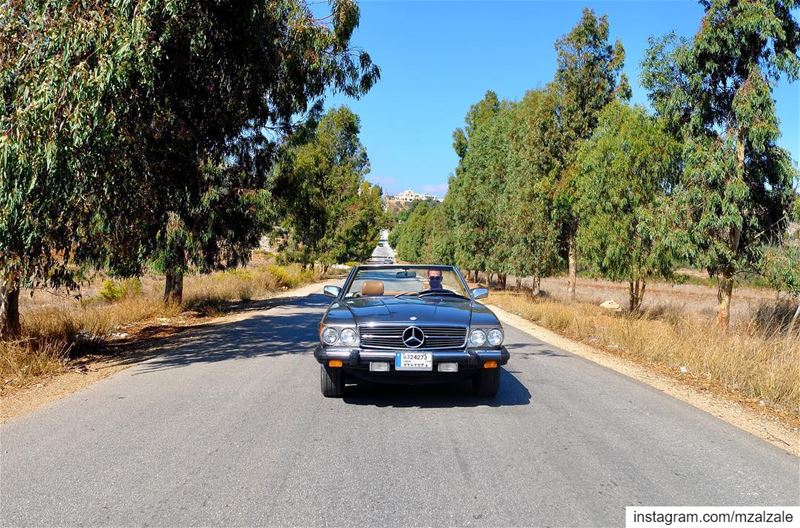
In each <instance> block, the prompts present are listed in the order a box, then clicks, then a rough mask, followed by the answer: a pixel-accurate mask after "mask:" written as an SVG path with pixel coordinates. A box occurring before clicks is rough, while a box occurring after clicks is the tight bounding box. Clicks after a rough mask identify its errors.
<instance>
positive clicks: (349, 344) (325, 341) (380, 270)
mask: <svg viewBox="0 0 800 528" xmlns="http://www.w3.org/2000/svg"><path fill="white" fill-rule="evenodd" d="M324 291H325V294H326V295H329V296H331V297H334V298H335V299H334V301H333V302H332V303H331V305H330V306H329V307H328V309H327V310H326V312H325V315H324V316H323V317H322V321H321V322H320V325H319V336H320V344H319V345H318V346H317V348H316V350H315V351H314V357H316V358H317V361H319V362H320V375H321V387H322V394H323V395H324V396H327V397H331V398H338V397H341V396H342V394H343V393H344V386H345V381H346V380H347V381H358V380H367V381H372V382H400V383H426V382H450V381H458V380H465V379H471V380H472V383H473V387H474V390H475V393H476V394H477V395H479V396H494V395H495V394H496V393H497V390H498V388H499V385H500V366H501V365H504V364H505V363H506V362H508V357H509V354H508V351H507V350H506V349H505V347H503V346H502V345H503V328H502V326H501V325H500V322H499V321H498V320H497V317H496V316H495V315H494V314H493V313H492V312H491V311H490V310H489V309H488V308H486V307H485V306H483V305H482V304H480V303H479V302H477V300H478V299H481V298H484V297H486V296H487V295H488V293H489V292H488V290H487V289H486V288H476V289H474V290H470V289H469V288H468V287H467V283H466V282H465V281H464V277H463V276H462V275H461V273H460V272H459V271H458V269H457V268H455V267H453V266H435V265H392V266H357V267H355V268H353V270H351V272H350V274H349V275H348V276H347V279H346V280H345V281H344V285H343V286H342V287H341V288H339V287H337V286H325V290H324Z"/></svg>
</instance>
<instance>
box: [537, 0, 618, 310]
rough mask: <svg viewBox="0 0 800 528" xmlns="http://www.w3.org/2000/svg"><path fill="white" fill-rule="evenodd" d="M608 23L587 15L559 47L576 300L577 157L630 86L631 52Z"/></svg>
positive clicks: (560, 199) (561, 205)
mask: <svg viewBox="0 0 800 528" xmlns="http://www.w3.org/2000/svg"><path fill="white" fill-rule="evenodd" d="M608 30H609V27H608V18H607V17H606V16H605V15H604V16H601V17H599V18H598V17H597V16H595V14H594V12H593V11H592V10H591V9H588V8H586V9H584V10H583V14H582V16H581V19H580V21H579V22H578V24H577V25H576V26H575V27H574V28H572V30H571V31H570V32H569V33H567V34H566V35H564V36H563V37H561V38H560V39H558V40H557V41H556V44H555V48H556V54H557V66H556V73H555V79H554V81H553V85H552V89H553V90H555V92H556V94H557V101H558V105H557V107H556V116H557V118H558V130H559V135H560V136H561V137H560V138H559V139H558V142H559V144H560V148H561V153H562V154H561V159H560V161H559V163H560V172H559V177H558V182H557V185H556V187H555V192H554V199H555V204H556V207H557V208H558V209H557V211H558V219H559V223H560V231H561V236H562V240H563V243H564V245H565V246H566V249H567V259H568V265H569V293H570V296H571V297H572V298H574V297H575V283H576V273H577V261H578V260H577V259H578V255H577V248H576V245H575V235H576V233H577V228H578V221H577V218H576V216H575V214H574V212H573V204H574V202H575V188H574V185H573V179H574V177H575V175H576V169H575V167H574V161H575V155H576V153H577V151H578V149H579V147H580V143H581V142H583V141H585V140H586V139H588V138H589V137H590V136H591V135H592V132H593V130H594V128H595V126H596V125H597V121H598V116H599V115H600V112H601V111H602V110H603V108H604V107H605V106H606V105H607V104H608V103H609V102H611V101H612V100H614V99H615V98H621V99H628V98H629V97H630V86H629V84H628V80H627V78H626V77H625V74H624V73H622V67H623V64H624V59H625V50H624V49H623V47H622V43H621V42H620V41H616V42H615V43H614V44H613V45H612V44H610V43H609V40H608Z"/></svg>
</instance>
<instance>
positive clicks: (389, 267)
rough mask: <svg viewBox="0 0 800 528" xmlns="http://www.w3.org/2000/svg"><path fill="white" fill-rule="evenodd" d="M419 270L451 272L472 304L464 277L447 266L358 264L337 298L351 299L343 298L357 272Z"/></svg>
mask: <svg viewBox="0 0 800 528" xmlns="http://www.w3.org/2000/svg"><path fill="white" fill-rule="evenodd" d="M419 269H424V270H430V269H435V270H440V271H450V272H452V273H453V274H455V276H456V277H458V280H459V282H460V283H461V287H462V288H464V291H465V292H467V294H468V295H469V297H466V299H468V300H469V301H470V302H474V301H475V297H474V295H473V293H472V288H470V287H469V286H468V285H467V281H466V280H465V279H464V276H463V275H462V274H461V271H460V270H459V269H458V267H457V266H451V265H447V264H383V265H381V264H376V265H371V264H367V265H362V264H359V265H358V266H354V267H353V269H351V270H350V273H349V274H348V275H347V278H346V279H345V281H344V284H342V289H341V290H340V291H339V297H338V298H339V299H340V300H344V299H350V298H351V297H345V295H346V293H347V291H348V290H349V289H350V286H351V285H352V284H353V281H354V280H355V277H356V275H358V272H359V271H362V270H397V271H403V270H419ZM459 297H461V298H462V299H463V298H465V297H462V296H461V295H459Z"/></svg>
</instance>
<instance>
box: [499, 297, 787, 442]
mask: <svg viewBox="0 0 800 528" xmlns="http://www.w3.org/2000/svg"><path fill="white" fill-rule="evenodd" d="M487 306H488V307H489V308H491V310H492V311H493V312H494V313H495V314H496V315H497V317H498V318H499V319H500V321H501V322H502V323H503V324H506V325H509V326H513V327H514V328H516V329H518V330H520V331H522V332H524V333H526V334H528V335H530V336H531V337H533V338H536V339H538V340H540V341H544V342H546V343H549V344H551V345H553V346H556V347H558V348H560V349H562V350H565V351H567V352H569V353H571V354H574V355H576V356H579V357H582V358H584V359H587V360H589V361H592V362H593V363H597V364H598V365H601V366H603V367H606V368H609V369H611V370H614V371H616V372H619V373H620V374H623V375H625V376H628V377H630V378H633V379H635V380H637V381H639V382H641V383H645V384H647V385H650V386H651V387H653V388H655V389H657V390H660V391H662V392H664V393H666V394H668V395H670V396H672V397H673V398H676V399H678V400H681V401H683V402H685V403H688V404H689V405H691V406H693V407H695V408H697V409H700V410H702V411H705V412H707V413H709V414H712V415H714V416H716V417H717V418H720V419H721V420H724V421H725V422H728V423H729V424H731V425H734V426H736V427H738V428H739V429H742V430H743V431H747V432H748V433H750V434H753V435H755V436H757V437H758V438H761V439H762V440H764V441H766V442H769V443H770V444H773V445H774V446H776V447H779V448H781V449H783V450H784V451H787V452H789V453H791V454H793V455H795V456H800V431H797V430H793V429H792V428H791V427H789V426H788V425H786V424H784V423H782V422H780V421H778V420H776V419H775V418H773V417H771V416H768V415H766V414H760V413H758V412H755V411H753V410H752V409H749V408H747V407H745V406H744V405H741V404H739V403H737V402H732V401H730V400H727V399H725V398H723V397H721V396H718V395H716V394H712V393H709V392H705V391H701V390H698V389H696V388H694V387H691V386H688V385H685V384H682V383H680V382H679V381H677V380H675V379H672V378H670V377H668V376H666V375H664V374H661V373H659V372H657V371H655V370H653V369H650V368H647V367H645V366H643V365H640V364H638V363H635V362H633V361H630V360H627V359H625V358H621V357H618V356H614V355H611V354H609V353H608V352H605V351H603V350H600V349H597V348H594V347H591V346H589V345H586V344H584V343H580V342H577V341H573V340H571V339H567V338H566V337H563V336H561V335H559V334H557V333H555V332H553V331H551V330H548V329H546V328H544V327H541V326H539V325H537V324H535V323H533V322H531V321H528V320H527V319H524V318H523V317H520V316H518V315H515V314H513V313H510V312H507V311H506V310H503V309H502V308H499V307H497V306H494V305H491V304H487ZM511 358H512V360H513V358H514V355H513V352H512V355H511Z"/></svg>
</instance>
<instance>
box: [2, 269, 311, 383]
mask: <svg viewBox="0 0 800 528" xmlns="http://www.w3.org/2000/svg"><path fill="white" fill-rule="evenodd" d="M320 278H321V273H319V272H318V271H317V272H314V271H310V270H309V271H304V270H303V269H302V268H301V267H300V266H296V265H289V266H277V265H273V264H260V265H257V266H252V267H249V268H245V269H235V270H229V271H224V272H218V273H212V274H209V275H196V276H188V277H186V280H185V281H184V301H183V304H182V305H181V306H177V305H165V304H164V303H163V302H162V293H163V292H162V291H161V289H160V288H163V282H162V283H159V282H160V281H150V282H151V284H150V285H149V287H142V284H141V283H140V282H139V281H138V280H133V281H132V280H130V279H128V280H122V281H112V280H105V281H103V282H102V286H101V287H100V288H99V289H98V290H97V295H96V296H94V297H91V298H89V299H84V300H83V301H80V302H78V301H75V302H70V303H65V302H60V303H54V304H51V305H43V306H36V307H35V308H32V309H30V310H26V311H23V312H22V314H21V316H22V326H23V328H22V338H21V339H19V340H16V341H0V391H2V392H6V391H7V390H9V389H16V388H19V387H22V386H25V385H29V384H31V383H33V382H35V381H37V380H40V379H42V378H44V377H47V376H51V375H54V374H58V373H60V372H63V371H64V369H65V367H66V366H67V363H68V361H69V359H70V358H74V357H77V356H80V355H82V354H85V353H87V352H91V351H93V350H95V349H96V348H98V346H99V345H100V344H101V343H102V342H103V340H104V339H106V338H107V337H108V336H109V335H110V334H112V333H114V332H117V331H121V330H122V331H125V330H126V329H127V328H128V327H130V326H132V325H137V324H141V323H147V322H151V321H152V322H156V321H158V320H159V319H162V318H172V317H176V316H178V315H179V314H180V313H181V312H183V311H185V310H197V311H200V312H202V313H203V314H204V315H215V314H217V313H219V312H220V310H221V306H222V305H223V304H224V303H226V302H229V301H250V300H252V299H255V298H264V297H267V296H268V295H269V294H270V293H272V292H275V291H279V290H285V289H289V288H295V287H297V286H300V285H302V284H306V283H309V282H312V281H314V280H318V279H320ZM62 299H63V298H62Z"/></svg>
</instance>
